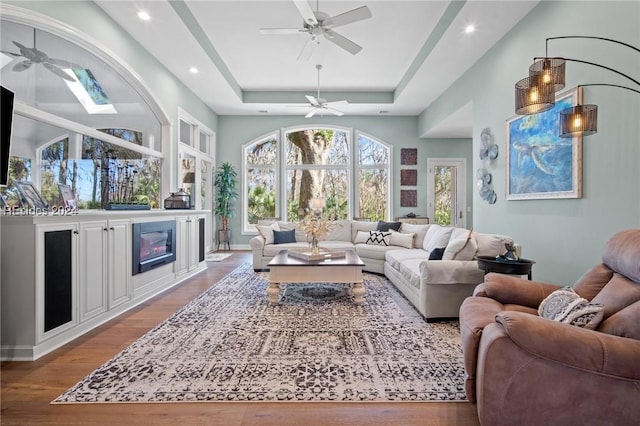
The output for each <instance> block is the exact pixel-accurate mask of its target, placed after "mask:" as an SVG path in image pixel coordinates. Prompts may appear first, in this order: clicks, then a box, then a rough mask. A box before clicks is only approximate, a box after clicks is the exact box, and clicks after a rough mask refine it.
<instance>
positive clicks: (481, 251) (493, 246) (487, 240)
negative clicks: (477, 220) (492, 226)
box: [473, 232, 513, 257]
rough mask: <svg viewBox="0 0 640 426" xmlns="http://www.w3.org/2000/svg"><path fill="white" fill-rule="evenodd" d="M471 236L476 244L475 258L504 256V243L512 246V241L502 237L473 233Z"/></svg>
mask: <svg viewBox="0 0 640 426" xmlns="http://www.w3.org/2000/svg"><path fill="white" fill-rule="evenodd" d="M473 236H474V237H475V239H476V242H477V243H478V252H477V253H476V256H491V257H495V256H497V255H499V254H504V253H505V252H506V251H507V249H506V247H505V246H504V244H505V243H511V244H513V239H511V238H509V237H506V236H504V235H497V234H483V233H481V232H475V233H474V234H473Z"/></svg>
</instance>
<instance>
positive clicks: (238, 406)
mask: <svg viewBox="0 0 640 426" xmlns="http://www.w3.org/2000/svg"><path fill="white" fill-rule="evenodd" d="M250 261H251V253H248V252H233V255H232V256H231V257H229V258H227V259H226V260H224V261H222V262H213V263H209V264H208V265H209V268H208V269H207V270H206V271H203V272H201V273H200V274H198V275H197V276H195V277H194V278H191V279H189V280H187V281H185V282H183V283H182V284H180V285H178V286H176V287H174V288H173V289H171V290H168V291H167V292H165V293H163V294H161V295H158V296H156V297H155V298H153V299H151V300H149V301H147V302H145V303H143V304H141V305H139V306H137V307H136V308H134V309H132V310H130V311H128V312H126V313H125V314H123V315H121V316H120V317H118V318H116V319H114V320H112V321H110V322H108V323H106V324H104V325H102V326H101V327H99V328H97V329H95V330H93V331H91V332H89V333H87V334H85V335H84V336H82V337H80V338H78V339H76V340H74V341H73V342H71V343H69V344H67V345H65V346H63V347H61V348H59V349H58V350H56V351H54V352H51V353H50V354H48V355H45V356H44V357H42V358H40V359H38V360H37V361H34V362H3V363H2V365H1V370H0V381H1V382H2V393H1V395H0V396H1V400H0V407H1V411H0V424H2V425H107V424H109V425H119V424H128V425H164V424H167V425H168V424H170V425H180V426H190V425H423V426H425V425H426V426H429V425H463V426H470V425H478V424H479V423H478V416H477V414H476V407H475V405H472V404H470V403H455V402H443V403H435V402H426V403H425V402H423V403H410V402H399V403H350V402H348V403H330V402H324V403H302V402H297V403H296V402H294V403H280V402H274V403H256V402H250V403H243V402H226V403H225V402H207V403H196V402H193V403H167V404H162V403H150V404H127V403H122V404H121V403H116V404H74V405H51V404H50V402H51V401H52V400H53V399H54V398H56V397H57V396H58V395H60V394H61V393H62V392H64V391H65V390H67V389H68V388H69V387H71V386H73V385H74V384H76V383H77V382H78V381H80V380H81V379H82V378H83V377H85V376H86V375H87V374H89V373H91V372H92V371H93V370H94V369H96V368H97V367H98V366H100V365H101V364H103V363H104V362H106V361H107V360H109V359H110V358H111V357H113V356H114V355H115V354H117V353H118V352H120V351H121V350H123V349H124V348H126V347H127V346H128V345H130V344H131V343H133V342H134V341H135V340H136V339H137V338H139V337H140V336H142V335H143V334H144V333H146V332H147V331H149V330H150V329H151V328H153V327H154V326H155V325H157V324H158V323H159V322H161V321H163V320H164V319H166V318H167V317H169V316H170V315H171V314H173V313H174V312H176V311H177V310H178V309H180V308H181V307H182V306H184V305H185V304H186V303H187V302H189V301H190V300H192V299H193V298H194V297H196V296H197V295H199V294H200V293H202V292H203V291H205V290H206V289H207V288H208V287H209V286H211V285H212V284H213V283H215V282H216V281H218V280H219V279H221V278H222V277H224V276H225V275H226V274H228V273H229V272H231V271H232V270H233V269H235V268H236V267H237V266H239V265H240V264H242V263H244V262H250Z"/></svg>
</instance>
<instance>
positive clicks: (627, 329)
mask: <svg viewBox="0 0 640 426" xmlns="http://www.w3.org/2000/svg"><path fill="white" fill-rule="evenodd" d="M638 319H640V301H638V302H635V303H633V304H631V305H629V306H627V307H626V308H624V309H622V310H620V311H618V312H616V313H615V314H613V315H611V316H610V317H609V318H607V319H606V320H604V321H603V322H602V324H600V326H599V327H598V331H600V332H602V333H607V334H613V335H614V336H620V337H627V338H629V339H636V340H640V327H638Z"/></svg>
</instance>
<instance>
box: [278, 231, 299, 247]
mask: <svg viewBox="0 0 640 426" xmlns="http://www.w3.org/2000/svg"><path fill="white" fill-rule="evenodd" d="M295 242H296V230H295V229H290V230H288V231H276V230H275V229H274V230H273V244H285V243H295Z"/></svg>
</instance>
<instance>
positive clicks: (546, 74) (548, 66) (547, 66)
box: [529, 58, 566, 92]
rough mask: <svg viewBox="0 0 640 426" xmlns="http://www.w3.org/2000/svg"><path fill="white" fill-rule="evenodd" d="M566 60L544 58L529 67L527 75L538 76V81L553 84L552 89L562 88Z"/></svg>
mask: <svg viewBox="0 0 640 426" xmlns="http://www.w3.org/2000/svg"><path fill="white" fill-rule="evenodd" d="M565 64H566V61H565V60H564V59H562V58H544V59H541V60H539V61H535V62H534V63H533V64H532V65H531V66H530V67H529V77H535V76H539V77H540V79H541V80H540V83H542V84H553V91H554V92H557V91H558V90H562V89H564V86H565V83H564V75H565Z"/></svg>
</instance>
